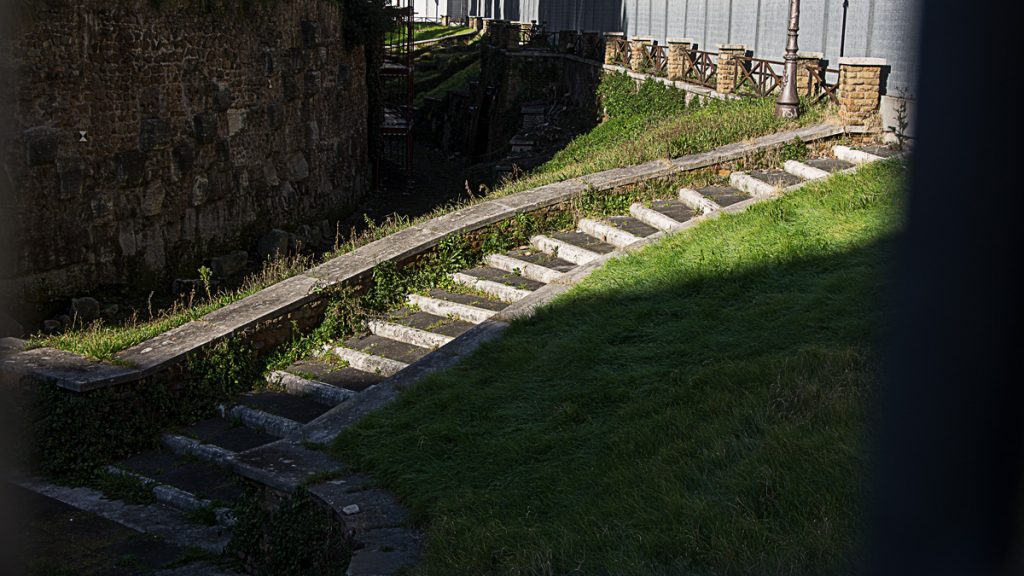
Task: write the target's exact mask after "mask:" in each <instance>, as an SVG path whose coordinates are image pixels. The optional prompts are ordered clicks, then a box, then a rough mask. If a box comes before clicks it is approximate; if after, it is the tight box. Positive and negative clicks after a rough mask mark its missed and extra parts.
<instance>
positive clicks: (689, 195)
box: [678, 188, 722, 214]
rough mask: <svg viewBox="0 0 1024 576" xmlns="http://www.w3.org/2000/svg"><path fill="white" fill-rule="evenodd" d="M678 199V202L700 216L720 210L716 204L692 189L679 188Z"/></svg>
mask: <svg viewBox="0 0 1024 576" xmlns="http://www.w3.org/2000/svg"><path fill="white" fill-rule="evenodd" d="M678 197H679V201H680V202H682V203H683V204H686V205H687V206H689V207H690V208H691V209H693V210H695V211H697V212H699V213H701V214H708V213H710V212H714V211H715V210H721V209H722V207H721V206H719V205H718V203H717V202H715V201H714V200H711V199H710V198H708V197H706V196H704V195H703V194H701V193H700V192H698V191H696V190H694V189H692V188H680V189H679V193H678Z"/></svg>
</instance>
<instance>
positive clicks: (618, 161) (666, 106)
mask: <svg viewBox="0 0 1024 576" xmlns="http://www.w3.org/2000/svg"><path fill="white" fill-rule="evenodd" d="M598 94H599V95H600V96H601V102H602V104H603V106H604V111H605V115H606V118H605V121H604V122H602V123H601V124H599V125H598V126H597V127H595V128H594V129H593V130H591V131H590V132H587V133H586V134H582V135H580V136H578V137H576V138H575V139H574V140H573V141H572V142H570V143H569V145H568V146H566V147H565V148H563V149H562V150H560V151H558V153H556V154H555V155H554V156H553V157H552V158H551V160H549V161H548V162H546V163H544V164H542V165H541V166H539V167H538V168H536V169H535V170H534V171H533V172H531V173H530V174H527V175H526V176H525V177H523V178H520V179H518V180H515V181H513V182H508V183H506V184H505V185H504V186H502V187H500V188H499V189H498V191H499V192H501V193H509V192H518V191H521V190H527V189H529V188H534V187H536V186H543V185H545V184H550V183H552V182H560V181H562V180H568V179H570V178H575V177H578V176H584V175H586V174H592V173H594V172H600V171H601V170H609V169H611V168H619V167H622V166H631V165H634V164H642V163H644V162H647V161H650V160H656V159H658V158H675V157H678V156H684V155H687V154H696V153H699V152H706V151H708V150H712V149H714V148H717V147H719V146H724V145H726V144H731V143H733V142H740V141H743V140H746V139H748V138H755V137H757V136H763V135H765V134H772V133H774V132H780V131H783V130H791V129H794V128H797V127H799V126H807V125H810V124H813V123H815V122H820V121H821V120H822V116H823V108H821V107H818V106H808V107H806V109H805V110H804V113H803V114H801V116H800V119H799V120H797V121H787V120H782V119H780V118H776V117H775V101H774V99H772V98H743V99H738V100H711V101H709V102H708V103H706V104H704V105H700V103H699V102H698V101H697V100H696V99H695V100H693V101H691V103H690V104H689V105H688V104H687V103H686V100H685V98H684V94H685V93H684V92H683V91H681V90H677V89H675V88H671V87H668V86H665V85H664V84H662V83H660V82H656V81H654V80H648V81H646V82H644V83H643V84H641V85H640V86H639V87H638V86H637V85H636V82H635V81H634V80H633V79H632V78H630V77H629V76H627V75H626V74H606V75H605V76H604V77H603V79H602V81H601V84H600V85H599V87H598Z"/></svg>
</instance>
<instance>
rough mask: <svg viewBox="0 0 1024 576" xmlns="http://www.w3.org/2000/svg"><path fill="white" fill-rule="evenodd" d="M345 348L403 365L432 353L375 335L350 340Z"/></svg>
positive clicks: (345, 344)
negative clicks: (395, 361)
mask: <svg viewBox="0 0 1024 576" xmlns="http://www.w3.org/2000/svg"><path fill="white" fill-rule="evenodd" d="M344 346H345V347H346V348H351V349H352V350H358V351H359V352H364V353H366V354H372V355H374V356H379V357H381V358H388V359H391V360H397V361H398V362H401V363H402V364H412V363H413V362H416V361H417V360H419V359H420V358H423V357H424V356H426V355H427V354H428V353H430V351H429V350H425V349H423V348H422V347H420V346H414V345H412V344H406V343H405V342H399V341H398V340H392V339H390V338H384V337H382V336H377V335H375V334H369V335H366V336H356V337H353V338H349V339H348V340H346V341H345V343H344ZM355 368H358V366H355Z"/></svg>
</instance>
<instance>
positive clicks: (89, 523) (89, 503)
mask: <svg viewBox="0 0 1024 576" xmlns="http://www.w3.org/2000/svg"><path fill="white" fill-rule="evenodd" d="M15 483H16V484H17V485H18V486H19V487H20V488H22V489H25V490H28V491H29V492H31V493H35V494H36V495H38V496H40V497H45V498H48V499H51V500H52V501H54V502H55V503H59V504H60V505H61V506H62V507H64V508H63V510H62V511H61V512H62V514H61V516H62V517H63V518H67V519H71V518H73V519H74V520H75V522H76V524H81V525H80V526H78V529H77V530H76V533H77V534H78V535H79V536H90V537H93V536H95V537H99V538H107V537H109V536H110V532H111V531H110V530H106V529H105V527H104V526H102V525H101V524H102V523H101V522H98V521H97V520H98V519H104V520H106V521H109V522H112V523H116V524H117V525H120V526H124V527H127V528H128V529H130V530H131V531H134V532H135V533H139V534H147V535H150V536H151V537H156V538H155V539H152V540H148V539H135V538H132V539H131V540H129V541H125V542H122V543H120V544H117V546H121V545H128V546H131V549H132V550H133V551H136V550H139V551H142V550H145V549H146V548H147V547H146V546H145V543H146V542H147V541H148V542H161V543H167V544H169V545H173V546H181V547H182V550H179V551H172V552H173V555H172V556H171V558H175V557H178V558H180V557H181V556H182V555H183V554H184V553H185V550H186V549H198V550H201V551H203V552H206V553H208V554H213V555H219V554H221V553H222V552H223V551H224V549H225V548H226V547H227V544H228V541H229V540H230V538H231V535H230V532H229V531H228V530H226V529H225V527H224V526H222V525H215V526H206V525H203V524H198V523H196V522H192V521H190V520H188V519H187V518H185V515H184V514H183V513H182V512H180V511H179V510H177V509H174V508H171V507H168V506H166V505H164V504H160V503H154V504H128V503H126V502H123V501H121V500H110V499H108V498H106V497H105V496H104V495H103V493H101V492H100V491H98V490H94V489H92V488H87V487H84V486H78V487H69V486H61V485H58V484H54V483H52V482H50V481H48V480H46V479H43V478H23V479H17V480H16V481H15ZM19 496H20V495H19ZM19 503H24V499H21V500H19ZM44 503H45V501H44ZM38 504H39V503H38V502H30V503H29V506H31V507H33V508H34V509H33V510H32V512H33V514H35V513H36V512H41V511H39V510H38V509H35V506H36V505H38ZM45 504H46V505H47V507H48V508H50V509H52V508H53V507H56V504H50V503H45ZM86 515H90V516H86ZM82 530H87V532H82ZM90 530H91V531H90ZM61 536H68V535H66V534H62V535H61ZM78 540H80V541H79V542H77V543H78V544H81V545H82V546H86V545H87V542H86V540H88V538H86V539H85V540H82V539H81V538H79V539H78ZM140 548H141V550H140ZM54 560H56V561H58V562H59V561H61V560H62V559H60V558H57V559H54ZM165 563H166V560H165V561H162V562H160V565H163V564H165ZM90 567H91V568H101V567H100V566H97V565H93V566H90ZM116 568H117V569H115V570H113V571H103V570H100V571H96V572H95V573H96V574H100V573H103V574H127V573H132V574H136V573H146V574H149V573H155V574H163V573H164V572H160V571H157V569H158V568H159V566H154V567H153V569H152V570H150V569H148V568H146V567H142V566H138V567H134V569H133V570H131V571H128V570H126V569H125V567H124V566H120V567H116ZM61 573H64V572H61ZM68 573H75V574H77V573H78V572H68ZM89 573H90V574H92V573H94V572H92V571H90V572H89ZM169 573H170V572H168V574H169ZM174 574H180V575H185V574H204V575H208V576H215V575H216V576H227V575H228V574H233V573H232V572H228V571H218V570H217V569H216V568H214V567H213V566H211V565H209V564H194V563H188V564H187V565H183V566H181V568H180V570H178V571H175V572H174Z"/></svg>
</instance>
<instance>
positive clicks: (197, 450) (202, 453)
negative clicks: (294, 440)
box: [160, 426, 277, 468]
mask: <svg viewBox="0 0 1024 576" xmlns="http://www.w3.org/2000/svg"><path fill="white" fill-rule="evenodd" d="M239 428H245V427H244V426H239ZM246 429H247V430H248V428H246ZM276 440H277V439H276V438H275V441H276ZM160 443H161V444H163V445H164V447H165V448H167V449H168V450H170V451H171V452H173V453H175V454H178V455H179V456H187V457H189V458H196V459H198V460H202V461H203V462H208V463H210V464H213V465H216V466H220V467H221V468H230V467H231V464H232V463H233V462H234V461H235V457H236V456H237V455H238V453H236V452H234V451H232V450H228V449H226V448H223V447H221V446H217V445H216V444H206V443H204V442H201V441H199V440H196V439H195V438H189V437H188V436H182V435H181V434H174V433H172V432H166V433H164V434H161V435H160ZM261 446H265V444H261V445H260V446H257V448H258V447H261Z"/></svg>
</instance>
